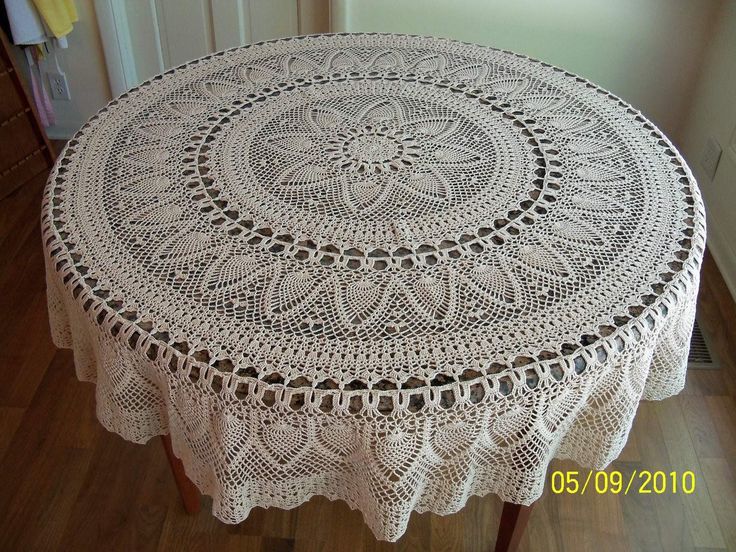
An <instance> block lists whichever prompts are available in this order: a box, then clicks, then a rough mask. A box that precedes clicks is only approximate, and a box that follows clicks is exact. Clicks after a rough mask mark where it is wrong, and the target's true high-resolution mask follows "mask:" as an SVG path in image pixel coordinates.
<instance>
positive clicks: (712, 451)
mask: <svg viewBox="0 0 736 552" xmlns="http://www.w3.org/2000/svg"><path fill="white" fill-rule="evenodd" d="M708 398H709V397H698V396H693V395H687V396H682V397H678V401H677V402H679V403H680V406H681V408H682V414H683V417H684V418H685V422H686V424H687V428H688V430H689V432H690V438H691V440H692V443H693V447H694V448H695V452H696V454H697V456H698V458H700V459H703V458H723V455H724V452H723V448H722V447H721V439H720V437H719V433H720V432H719V430H718V428H717V426H716V424H715V422H714V420H713V416H712V413H711V411H710V408H709V407H708Z"/></svg>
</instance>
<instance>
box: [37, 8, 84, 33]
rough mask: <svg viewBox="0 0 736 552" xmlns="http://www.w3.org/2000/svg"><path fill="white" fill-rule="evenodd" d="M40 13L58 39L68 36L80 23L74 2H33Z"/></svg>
mask: <svg viewBox="0 0 736 552" xmlns="http://www.w3.org/2000/svg"><path fill="white" fill-rule="evenodd" d="M33 3H34V5H35V6H36V9H37V10H38V13H40V14H41V17H42V18H43V21H44V23H46V26H47V27H48V28H49V29H50V30H51V32H52V33H54V36H55V37H56V38H61V37H62V36H66V35H68V34H69V33H70V32H71V31H72V23H75V22H76V21H79V16H78V15H77V7H76V6H75V5H74V0H33Z"/></svg>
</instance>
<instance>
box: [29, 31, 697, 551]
mask: <svg viewBox="0 0 736 552" xmlns="http://www.w3.org/2000/svg"><path fill="white" fill-rule="evenodd" d="M42 218H43V220H42V224H43V239H44V247H45V250H46V253H47V255H46V260H47V281H48V299H49V313H50V318H51V325H52V332H53V337H54V341H55V343H56V344H57V345H58V346H60V347H69V348H72V349H73V351H74V357H75V364H76V370H77V374H78V376H79V378H80V379H82V380H86V381H92V382H95V383H96V392H97V415H98V417H99V419H100V421H101V422H102V423H103V424H104V426H105V427H106V428H108V429H109V430H111V431H114V432H116V433H118V434H120V435H121V436H123V437H124V438H126V439H129V440H131V441H134V442H138V443H142V442H145V441H147V440H148V439H150V438H151V437H153V436H156V435H160V434H165V433H170V434H171V438H172V441H173V446H174V450H175V452H176V454H177V455H178V456H180V457H181V458H182V460H183V462H184V465H185V467H186V470H187V473H188V474H189V476H190V477H191V479H192V480H193V481H194V482H195V483H196V485H197V486H198V487H199V488H200V489H201V491H202V492H204V493H207V494H209V495H211V496H212V497H213V512H214V514H215V515H216V516H217V517H218V518H220V519H222V520H223V521H226V522H230V523H237V522H239V521H241V520H243V519H244V518H245V517H246V516H248V513H249V512H250V510H251V508H253V507H256V506H259V507H269V506H276V507H281V508H293V507H295V506H298V505H299V504H301V503H303V502H305V501H307V500H308V499H309V498H310V497H312V496H314V495H321V496H325V497H328V498H329V499H340V500H344V501H345V502H346V503H347V504H348V505H349V506H350V507H351V508H357V509H359V510H360V511H361V512H362V513H363V515H364V517H365V521H366V523H367V524H368V525H369V526H370V528H371V529H372V530H373V532H374V533H375V535H376V537H378V538H380V539H386V540H392V541H393V540H396V539H398V538H399V537H400V536H401V535H402V533H403V532H404V531H405V529H406V526H407V522H408V519H409V515H410V513H411V512H412V511H417V512H424V511H432V512H436V513H438V514H447V513H451V512H455V511H457V510H459V509H460V508H462V506H463V505H464V504H465V502H466V501H467V499H468V497H469V496H471V495H484V494H487V493H495V494H497V495H499V496H500V497H501V498H503V499H504V500H508V501H513V502H516V503H524V504H528V503H530V502H532V501H533V500H535V499H536V498H538V497H539V496H540V494H541V493H542V489H543V485H544V480H545V474H546V469H547V466H548V463H549V462H550V461H551V460H552V459H553V458H572V459H574V460H576V461H577V462H579V463H580V464H581V465H583V466H586V467H590V468H603V467H604V466H606V465H607V464H608V463H609V462H611V461H612V460H613V459H614V458H616V456H617V455H618V454H619V452H620V451H621V449H622V447H623V445H624V443H625V442H626V439H627V435H628V432H629V429H630V427H631V424H632V420H633V417H634V415H635V412H636V409H637V405H638V403H639V401H640V400H641V399H663V398H665V397H668V396H670V395H672V394H674V393H677V392H678V391H680V390H681V389H682V387H683V384H684V380H685V372H686V358H687V350H688V346H689V336H690V332H691V330H692V325H693V319H694V313H695V301H696V293H697V289H698V281H699V268H700V263H701V260H702V255H703V251H704V246H705V220H704V212H703V206H702V202H701V198H700V194H699V192H698V189H697V186H696V183H695V181H694V179H693V176H692V174H691V173H690V171H689V169H688V168H687V166H686V164H685V162H684V160H683V159H682V157H681V156H680V155H679V154H678V152H677V151H676V150H675V148H674V146H673V145H672V144H671V143H670V142H669V141H668V140H667V138H666V137H664V136H663V135H662V133H661V132H660V131H659V130H658V129H657V128H656V127H655V126H654V125H653V124H652V123H650V122H649V121H647V119H646V118H645V117H643V116H642V114H641V113H640V112H639V111H637V110H636V109H634V108H632V107H631V106H629V105H628V104H627V103H625V102H623V101H621V100H620V99H619V98H617V97H615V96H614V95H612V94H610V93H608V92H607V91H605V90H602V89H601V88H599V87H597V86H595V85H593V84H591V83H590V82H588V81H586V80H585V79H583V78H580V77H578V76H576V75H573V74H571V73H568V72H566V71H564V70H562V69H558V68H556V67H553V66H551V65H548V64H546V63H541V62H538V61H535V60H531V59H529V58H527V57H525V56H521V55H517V54H513V53H510V52H504V51H499V50H495V49H491V48H486V47H481V46H476V45H471V44H465V43H461V42H455V41H450V40H443V39H436V38H429V37H411V36H401V35H384V34H357V35H351V34H339V35H321V36H307V37H298V38H288V39H283V40H278V41H273V42H269V43H261V44H255V45H252V46H246V47H243V48H236V49H232V50H228V51H225V52H221V53H217V54H214V55H211V56H209V57H206V58H202V59H199V60H195V61H192V62H189V63H187V64H185V65H183V66H181V67H179V68H176V69H174V70H171V71H168V72H167V73H165V74H163V75H160V76H157V77H155V78H154V79H152V80H151V81H148V82H146V83H144V84H142V85H140V86H139V87H137V88H135V89H133V90H131V91H130V92H128V93H126V94H123V95H122V96H120V97H119V98H117V99H115V100H114V101H112V102H111V103H110V104H108V105H107V106H106V107H105V108H104V109H102V110H101V111H100V112H99V113H98V114H97V115H95V116H94V117H92V119H90V121H89V122H88V123H87V124H85V126H84V127H83V128H82V129H81V130H80V131H79V132H78V133H77V134H76V135H75V136H74V138H73V139H72V140H71V141H70V142H69V143H68V144H67V146H66V147H65V149H64V151H63V152H62V154H61V155H60V157H59V160H58V162H57V164H56V166H55V168H54V170H53V172H52V174H51V176H50V177H49V181H48V185H47V189H46V193H45V198H44V205H43V216H42Z"/></svg>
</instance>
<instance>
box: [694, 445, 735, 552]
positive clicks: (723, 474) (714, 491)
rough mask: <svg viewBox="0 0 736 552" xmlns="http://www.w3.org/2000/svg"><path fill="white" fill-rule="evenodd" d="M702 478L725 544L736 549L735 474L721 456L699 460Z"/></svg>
mask: <svg viewBox="0 0 736 552" xmlns="http://www.w3.org/2000/svg"><path fill="white" fill-rule="evenodd" d="M701 465H702V468H703V479H704V480H705V484H706V485H707V486H708V492H709V493H710V496H711V498H712V499H713V503H714V504H715V505H716V508H715V510H716V516H717V517H718V522H719V523H720V526H721V531H722V533H723V537H724V540H725V542H726V546H727V547H728V549H729V550H736V476H735V475H734V471H733V469H732V467H731V466H729V463H728V461H726V460H724V459H723V458H704V459H702V460H701Z"/></svg>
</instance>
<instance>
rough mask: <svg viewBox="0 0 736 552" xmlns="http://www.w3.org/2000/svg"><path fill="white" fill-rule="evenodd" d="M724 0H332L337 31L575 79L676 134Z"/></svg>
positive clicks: (676, 136) (334, 27)
mask: <svg viewBox="0 0 736 552" xmlns="http://www.w3.org/2000/svg"><path fill="white" fill-rule="evenodd" d="M721 3H722V2H721V0H544V1H542V0H332V16H333V19H332V23H333V31H382V32H399V33H410V34H422V35H436V36H444V37H449V38H456V39H460V40H464V41H467V42H476V43H479V44H485V45H489V46H495V47H498V48H502V49H506V50H512V51H516V52H519V53H523V54H526V55H528V56H531V57H534V58H537V59H541V60H543V61H546V62H549V63H553V64H555V65H559V66H561V67H564V68H565V69H567V70H569V71H572V72H575V73H578V74H580V75H582V76H584V77H586V78H588V79H590V80H592V81H593V82H595V83H597V84H599V85H600V86H602V87H604V88H606V89H608V90H610V91H611V92H613V93H615V94H617V95H619V96H621V97H622V98H624V99H625V100H627V101H628V102H630V103H632V104H633V105H635V106H636V107H637V108H639V109H641V110H642V111H643V112H644V113H645V114H646V115H647V116H648V117H650V118H651V119H652V120H653V121H654V122H655V123H656V124H657V125H658V126H660V127H661V128H662V129H663V130H664V131H665V132H666V133H667V134H668V135H670V137H671V138H673V139H675V140H676V139H677V138H678V137H679V134H680V132H681V122H682V120H683V114H684V113H686V112H687V108H688V104H689V97H690V95H691V93H692V84H693V83H694V81H695V79H696V77H697V73H698V66H699V58H700V57H701V56H702V54H703V51H704V49H705V47H706V45H707V41H706V37H707V36H708V29H709V26H710V25H711V22H712V20H713V19H714V18H715V17H716V16H717V11H718V8H719V7H720V5H721Z"/></svg>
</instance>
